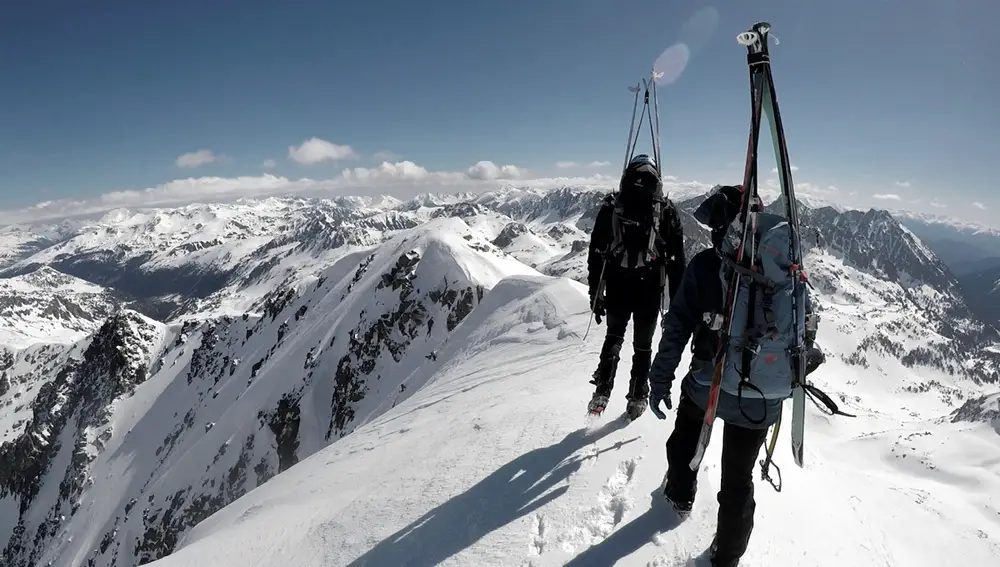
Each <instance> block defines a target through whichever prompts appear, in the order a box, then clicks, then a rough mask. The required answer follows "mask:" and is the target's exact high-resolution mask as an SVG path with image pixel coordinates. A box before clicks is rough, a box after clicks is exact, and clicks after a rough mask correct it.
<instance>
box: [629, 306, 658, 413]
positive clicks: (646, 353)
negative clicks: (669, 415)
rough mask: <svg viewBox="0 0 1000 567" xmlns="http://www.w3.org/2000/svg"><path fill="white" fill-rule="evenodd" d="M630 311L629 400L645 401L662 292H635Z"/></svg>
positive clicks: (647, 394) (647, 392) (647, 393)
mask: <svg viewBox="0 0 1000 567" xmlns="http://www.w3.org/2000/svg"><path fill="white" fill-rule="evenodd" d="M636 291H637V295H636V296H635V297H634V299H633V301H634V304H633V309H632V321H633V323H634V327H633V328H632V373H631V377H630V379H629V394H628V398H629V399H630V400H645V399H646V397H647V396H649V382H648V378H647V376H648V375H649V365H650V363H651V362H652V361H653V334H654V333H656V322H657V321H658V320H659V316H660V301H661V299H662V297H663V296H662V293H661V292H662V290H661V289H660V288H659V287H647V288H645V289H639V290H636Z"/></svg>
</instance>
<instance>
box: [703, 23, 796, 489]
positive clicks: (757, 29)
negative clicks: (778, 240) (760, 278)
mask: <svg viewBox="0 0 1000 567" xmlns="http://www.w3.org/2000/svg"><path fill="white" fill-rule="evenodd" d="M770 30H771V25H770V24H769V23H767V22H758V23H756V24H754V25H753V26H752V27H751V28H750V29H749V30H748V31H745V32H743V33H741V34H739V35H738V36H737V41H738V42H739V43H740V45H743V46H744V47H746V48H747V65H748V67H749V71H750V101H751V119H750V138H749V142H748V144H747V155H746V165H745V167H744V171H743V201H742V203H741V204H740V212H739V217H738V218H739V220H740V221H742V227H743V233H742V237H741V239H740V245H739V247H738V249H737V253H736V263H737V264H739V265H741V266H744V267H745V268H748V269H753V258H754V257H755V256H756V251H757V244H758V243H757V242H756V238H757V234H756V232H757V231H756V229H757V214H758V212H759V210H760V203H761V201H760V199H759V196H758V191H757V181H758V176H757V143H758V139H759V137H760V122H761V115H762V114H766V115H767V119H768V125H769V126H770V130H771V140H772V143H773V145H774V153H775V157H776V159H777V162H778V176H779V180H780V183H781V197H780V198H781V199H782V200H783V201H784V206H785V211H786V213H785V218H786V219H787V220H788V223H789V226H790V227H791V250H790V256H789V257H790V258H791V260H792V264H793V269H801V267H802V248H801V246H800V243H799V218H798V211H797V207H796V202H795V186H794V184H793V183H792V169H791V163H790V161H789V159H788V148H787V146H786V145H785V134H784V129H783V128H782V124H781V115H780V113H779V112H778V101H777V97H776V95H775V90H774V80H773V78H772V76H771V60H770V54H769V52H768V48H767V42H768V34H769V32H770ZM739 283H740V274H739V273H738V272H737V271H736V270H733V271H732V273H731V274H729V287H728V292H727V295H726V303H725V311H724V316H725V319H724V322H723V327H722V331H723V333H724V335H723V336H722V337H720V341H719V352H718V354H717V355H716V364H715V368H714V372H713V374H712V383H711V387H710V391H709V399H708V407H707V409H706V411H705V419H704V421H703V422H702V426H701V434H700V436H699V438H698V446H697V449H696V451H695V455H694V458H693V459H692V460H691V463H690V467H691V470H694V471H697V470H698V467H699V466H700V465H701V461H702V459H703V458H704V457H705V451H706V449H707V448H708V444H709V441H710V440H711V437H712V426H713V424H714V423H715V416H716V409H717V408H718V402H719V393H720V389H721V385H722V374H723V369H724V368H725V364H726V362H727V361H726V353H727V351H728V346H729V345H728V342H729V338H730V337H731V336H732V331H733V327H732V325H733V311H734V309H735V307H736V294H737V293H738V288H739ZM795 285H796V286H799V285H806V284H805V282H804V281H800V280H799V279H798V278H796V279H795ZM796 291H798V290H796ZM798 296H799V295H798V294H797V293H793V294H792V297H798ZM794 307H795V310H794V312H799V310H800V309H803V308H804V306H799V305H796V306H794ZM794 320H795V325H798V317H795V318H794ZM794 331H795V333H794V336H795V337H797V338H798V339H797V340H798V341H799V342H798V344H795V345H792V346H791V347H790V351H791V354H792V357H791V358H792V368H791V371H792V455H793V457H794V459H795V464H797V465H798V466H800V467H801V466H803V436H804V432H805V399H806V398H805V388H804V383H805V345H804V344H802V339H801V338H800V329H798V328H795V329H794ZM780 423H781V421H780V419H779V421H778V422H777V424H776V425H775V428H774V433H773V436H772V438H771V442H770V443H769V445H768V451H767V457H766V459H765V460H764V461H762V462H761V465H762V471H761V472H762V475H763V476H764V478H765V479H767V480H770V478H769V477H768V467H769V466H770V465H771V455H772V453H773V452H774V446H775V443H776V440H777V433H778V426H779V425H780ZM772 485H773V483H772ZM776 488H777V486H776Z"/></svg>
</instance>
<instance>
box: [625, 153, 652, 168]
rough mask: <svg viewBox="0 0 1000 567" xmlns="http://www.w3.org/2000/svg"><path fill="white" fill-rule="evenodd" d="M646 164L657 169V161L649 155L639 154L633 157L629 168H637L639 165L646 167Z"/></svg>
mask: <svg viewBox="0 0 1000 567" xmlns="http://www.w3.org/2000/svg"><path fill="white" fill-rule="evenodd" d="M644 164H645V165H651V166H653V167H656V161H655V160H654V159H653V158H651V157H649V156H648V155H646V154H639V155H637V156H635V157H633V158H632V159H631V160H630V161H629V162H628V166H629V167H635V166H637V165H644Z"/></svg>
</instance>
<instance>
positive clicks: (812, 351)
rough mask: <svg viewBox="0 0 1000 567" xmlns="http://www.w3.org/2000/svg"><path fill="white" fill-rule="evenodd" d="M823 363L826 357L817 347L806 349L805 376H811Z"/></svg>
mask: <svg viewBox="0 0 1000 567" xmlns="http://www.w3.org/2000/svg"><path fill="white" fill-rule="evenodd" d="M824 362H826V355H825V354H823V351H822V350H820V348H819V346H818V345H815V344H814V345H812V346H810V347H809V348H808V349H806V376H809V375H810V374H812V373H813V371H814V370H816V369H817V368H819V367H820V365H821V364H823V363H824Z"/></svg>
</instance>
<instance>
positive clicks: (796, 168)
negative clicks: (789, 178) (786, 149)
mask: <svg viewBox="0 0 1000 567" xmlns="http://www.w3.org/2000/svg"><path fill="white" fill-rule="evenodd" d="M791 169H792V173H795V172H796V171H798V170H799V166H797V165H792V167H791ZM771 173H775V174H776V173H778V168H777V167H772V168H771Z"/></svg>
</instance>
